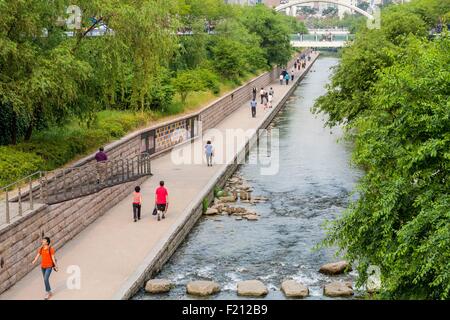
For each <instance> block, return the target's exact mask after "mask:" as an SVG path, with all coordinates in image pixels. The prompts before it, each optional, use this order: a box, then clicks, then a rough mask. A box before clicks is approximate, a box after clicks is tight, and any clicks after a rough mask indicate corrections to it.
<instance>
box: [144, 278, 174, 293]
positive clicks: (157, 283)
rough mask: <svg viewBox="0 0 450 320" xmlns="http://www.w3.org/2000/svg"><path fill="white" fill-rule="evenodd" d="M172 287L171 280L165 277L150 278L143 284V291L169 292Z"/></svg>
mask: <svg viewBox="0 0 450 320" xmlns="http://www.w3.org/2000/svg"><path fill="white" fill-rule="evenodd" d="M171 288H172V282H170V280H167V279H151V280H148V281H147V283H146V284H145V291H146V292H148V293H164V292H169V291H170V289H171Z"/></svg>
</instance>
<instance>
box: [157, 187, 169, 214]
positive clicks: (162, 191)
mask: <svg viewBox="0 0 450 320" xmlns="http://www.w3.org/2000/svg"><path fill="white" fill-rule="evenodd" d="M155 206H156V210H157V214H158V221H160V220H161V216H160V214H159V212H160V211H161V212H162V218H163V219H165V218H166V213H167V209H168V208H169V192H168V191H167V189H166V188H165V187H164V181H160V182H159V187H158V188H156V191H155Z"/></svg>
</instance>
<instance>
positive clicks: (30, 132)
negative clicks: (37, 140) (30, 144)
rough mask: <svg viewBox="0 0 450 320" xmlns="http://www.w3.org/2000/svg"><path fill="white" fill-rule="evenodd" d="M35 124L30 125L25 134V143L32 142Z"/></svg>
mask: <svg viewBox="0 0 450 320" xmlns="http://www.w3.org/2000/svg"><path fill="white" fill-rule="evenodd" d="M33 127H34V126H33V122H31V123H30V124H29V125H28V128H27V131H26V132H25V138H24V140H25V141H30V139H31V135H32V134H33Z"/></svg>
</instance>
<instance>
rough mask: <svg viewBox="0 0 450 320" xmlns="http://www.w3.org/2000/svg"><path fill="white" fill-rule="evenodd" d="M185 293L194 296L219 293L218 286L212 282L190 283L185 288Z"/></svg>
mask: <svg viewBox="0 0 450 320" xmlns="http://www.w3.org/2000/svg"><path fill="white" fill-rule="evenodd" d="M186 291H187V293H189V294H192V295H195V296H202V297H204V296H210V295H212V294H215V293H217V292H219V291H220V286H219V284H218V283H217V282H214V281H204V280H200V281H191V282H189V283H188V284H187V286H186Z"/></svg>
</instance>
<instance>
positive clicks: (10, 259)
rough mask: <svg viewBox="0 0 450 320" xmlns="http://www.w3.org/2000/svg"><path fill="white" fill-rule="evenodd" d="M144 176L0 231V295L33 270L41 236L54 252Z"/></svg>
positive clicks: (117, 201) (44, 211)
mask: <svg viewBox="0 0 450 320" xmlns="http://www.w3.org/2000/svg"><path fill="white" fill-rule="evenodd" d="M145 179H146V177H144V178H141V179H139V180H137V181H132V182H128V183H124V184H120V185H117V186H114V187H112V188H108V189H104V190H102V191H100V192H98V193H95V194H92V195H89V196H86V197H83V198H78V199H74V200H69V201H66V202H63V203H59V204H55V205H51V206H46V207H44V208H43V209H41V210H38V211H35V212H33V213H31V214H28V215H26V216H25V217H24V218H23V220H21V221H20V223H15V224H11V225H9V226H7V227H6V228H3V229H2V230H0V259H1V260H2V261H3V267H2V268H0V293H2V292H3V291H5V290H7V289H8V288H9V287H11V286H12V285H14V284H15V283H16V282H17V281H19V280H20V279H21V278H23V277H24V276H25V275H26V274H27V273H28V272H30V271H31V270H32V269H33V268H34V267H33V266H32V265H31V263H30V262H31V261H32V260H33V258H34V257H35V255H36V253H37V250H38V248H39V246H40V241H39V239H40V238H41V237H42V235H45V236H48V237H50V238H51V239H52V244H51V245H52V246H53V247H54V248H55V249H59V248H61V247H62V246H63V245H64V244H65V243H67V242H68V241H69V240H71V239H72V238H73V237H75V236H76V235H77V234H78V233H80V232H81V231H82V230H83V229H85V228H86V227H87V226H88V225H89V224H91V223H92V222H93V221H95V220H96V219H97V218H98V217H100V216H102V215H103V214H104V213H105V212H106V211H108V210H109V209H110V208H112V207H114V206H115V205H116V204H117V203H119V202H120V201H121V200H122V199H124V198H125V197H126V196H127V195H129V194H130V190H132V189H133V188H134V186H135V185H136V184H137V185H139V184H141V183H142V182H143V181H144V180H145Z"/></svg>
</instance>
